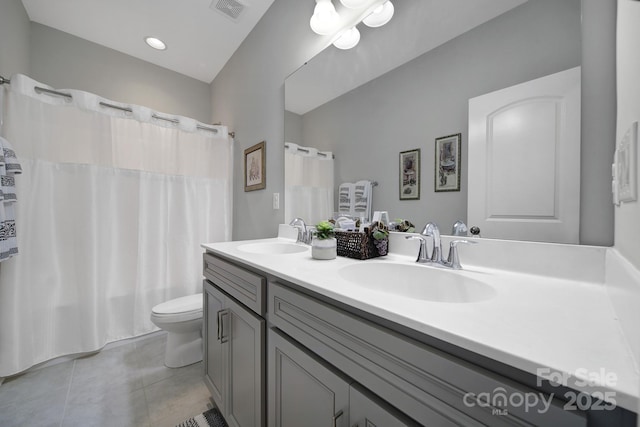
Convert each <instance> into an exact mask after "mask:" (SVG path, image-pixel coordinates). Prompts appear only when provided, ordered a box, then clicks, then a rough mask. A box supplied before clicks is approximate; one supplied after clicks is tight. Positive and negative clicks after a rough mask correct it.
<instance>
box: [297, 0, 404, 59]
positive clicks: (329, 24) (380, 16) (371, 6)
mask: <svg viewBox="0 0 640 427" xmlns="http://www.w3.org/2000/svg"><path fill="white" fill-rule="evenodd" d="M340 3H342V5H343V6H344V7H346V8H350V9H354V12H353V13H352V15H356V16H353V17H348V18H347V19H346V20H345V19H341V17H340V15H339V14H338V12H336V8H335V7H334V6H333V2H332V0H316V6H315V8H314V10H313V15H312V16H311V19H310V21H309V25H310V26H311V29H312V30H313V31H314V32H315V33H316V34H320V35H323V36H327V35H335V36H336V38H334V42H333V45H334V46H335V47H337V48H338V49H351V48H353V47H355V46H356V45H357V44H358V42H359V41H360V31H358V29H357V28H356V26H357V25H358V24H359V23H360V22H364V24H365V25H367V26H369V27H381V26H383V25H384V24H386V23H387V22H389V21H390V20H391V18H392V17H393V12H394V7H393V3H391V1H390V0H386V1H385V0H340ZM358 9H359V11H358ZM343 11H344V10H343ZM358 14H359V15H358ZM347 16H349V13H347ZM341 20H342V21H347V22H343V23H341ZM349 21H350V22H349ZM345 27H346V28H347V29H345ZM349 27H351V28H349Z"/></svg>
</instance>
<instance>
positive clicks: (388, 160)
mask: <svg viewBox="0 0 640 427" xmlns="http://www.w3.org/2000/svg"><path fill="white" fill-rule="evenodd" d="M394 4H395V5H396V7H395V11H396V12H395V15H394V17H393V19H392V20H391V22H390V23H389V24H387V25H386V26H384V27H381V28H375V29H371V28H366V27H364V28H360V26H359V27H358V28H359V29H360V30H361V33H362V37H361V40H360V44H359V45H358V46H356V47H355V48H353V49H351V50H348V51H341V50H338V49H336V48H334V47H333V46H329V47H328V48H327V49H325V50H324V51H322V52H321V53H320V54H318V55H317V56H316V57H314V58H313V59H311V60H310V61H309V62H308V63H307V64H305V65H304V66H302V67H301V68H300V69H299V70H298V71H296V72H295V73H294V74H292V75H291V76H290V77H288V78H287V80H286V82H285V110H286V111H285V140H286V141H289V142H294V143H296V144H299V145H303V146H310V147H314V148H316V149H318V150H326V151H330V152H332V153H334V155H335V168H334V176H335V185H336V187H337V186H338V185H339V184H340V183H341V182H355V181H358V180H361V179H369V180H374V181H377V182H378V184H379V185H378V186H377V187H376V188H375V189H374V192H373V209H374V210H384V211H388V212H389V214H390V217H391V218H392V219H393V218H403V219H409V220H411V221H412V222H413V223H414V224H415V225H416V226H417V227H422V226H423V225H424V224H425V223H426V222H428V221H434V222H436V223H438V224H439V226H440V228H441V231H442V232H443V233H444V234H448V232H449V231H450V230H451V226H452V225H453V224H454V222H456V220H463V221H466V220H467V203H468V200H469V198H468V196H469V195H468V191H467V189H468V182H467V170H468V166H469V164H470V162H473V161H474V159H470V158H468V154H469V151H468V121H469V120H468V106H469V99H471V98H474V97H477V96H480V95H483V94H487V93H490V92H493V91H496V90H499V89H502V88H506V87H509V86H513V85H516V84H520V83H523V82H528V81H530V80H534V79H538V78H540V77H542V76H547V75H550V74H553V73H557V72H560V71H563V70H568V69H570V68H574V67H578V66H580V65H581V58H582V57H581V50H582V45H581V43H582V38H581V31H582V29H581V0H562V1H558V0H529V1H524V0H430V1H424V0H395V1H394ZM458 133H460V134H461V164H460V173H461V184H460V189H459V191H447V192H439V191H436V188H435V180H436V179H437V177H436V174H435V170H436V166H435V165H436V162H435V160H436V158H435V156H436V140H437V139H439V138H441V137H444V136H448V135H454V134H458ZM413 149H420V153H421V162H420V163H421V183H420V184H421V190H420V198H419V199H417V200H402V199H401V198H400V197H399V164H398V163H399V162H398V159H399V153H401V152H406V151H407V150H413ZM583 156H584V153H583ZM605 161H609V162H610V160H609V159H606V160H605ZM583 174H584V171H583ZM285 179H286V178H285ZM589 185H590V184H589V181H588V180H585V179H584V178H583V179H581V186H582V192H585V191H587V192H589V191H598V192H599V196H598V197H601V199H602V205H603V206H609V205H610V199H611V196H610V193H608V192H607V191H606V190H605V191H602V186H601V185H600V186H598V189H591V188H586V187H588V186H589ZM285 203H286V200H285ZM612 223H613V218H611V224H602V226H603V227H608V228H611V229H612ZM468 225H469V226H471V225H473V224H468ZM483 237H489V238H490V237H492V236H490V235H484V234H483ZM501 237H502V238H504V236H501ZM514 238H515V237H514ZM602 244H605V243H602Z"/></svg>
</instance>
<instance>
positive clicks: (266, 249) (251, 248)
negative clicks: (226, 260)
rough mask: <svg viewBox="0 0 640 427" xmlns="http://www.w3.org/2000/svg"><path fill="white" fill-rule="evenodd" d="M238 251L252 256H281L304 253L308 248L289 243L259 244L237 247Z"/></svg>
mask: <svg viewBox="0 0 640 427" xmlns="http://www.w3.org/2000/svg"><path fill="white" fill-rule="evenodd" d="M238 250H239V251H242V252H248V253H252V254H272V255H283V254H295V253H299V252H304V251H307V250H309V248H308V247H307V246H303V245H300V244H297V243H289V242H260V243H247V244H244V245H240V246H238Z"/></svg>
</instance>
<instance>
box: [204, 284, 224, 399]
mask: <svg viewBox="0 0 640 427" xmlns="http://www.w3.org/2000/svg"><path fill="white" fill-rule="evenodd" d="M203 290H204V292H203V295H204V305H203V307H204V310H203V317H204V331H203V332H204V333H203V336H204V382H205V384H206V385H207V388H208V389H209V392H210V393H211V396H212V397H213V400H214V401H215V402H216V405H217V406H218V408H220V410H224V409H223V408H225V407H226V396H227V393H226V392H225V390H226V389H227V375H226V374H227V372H226V369H225V365H226V363H227V357H226V354H225V346H224V345H223V343H222V340H221V338H220V336H221V333H222V331H221V330H220V326H221V325H220V323H219V320H220V315H221V313H222V312H223V309H224V308H225V300H226V297H225V296H224V294H223V293H222V292H220V291H219V290H218V289H216V288H215V287H213V285H211V284H210V283H208V282H207V281H206V280H205V281H204V283H203Z"/></svg>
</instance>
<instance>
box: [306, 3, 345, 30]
mask: <svg viewBox="0 0 640 427" xmlns="http://www.w3.org/2000/svg"><path fill="white" fill-rule="evenodd" d="M339 19H340V16H339V15H338V12H336V8H335V7H333V3H331V0H316V7H315V9H314V10H313V16H311V20H310V21H309V25H310V26H311V29H312V30H313V32H314V33H316V34H320V35H322V36H326V35H329V34H331V33H333V32H334V31H335V30H336V29H337V28H336V26H337V24H338V22H339Z"/></svg>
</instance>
